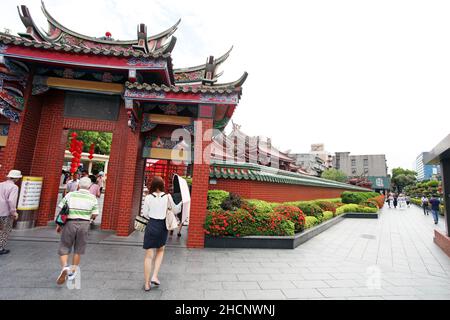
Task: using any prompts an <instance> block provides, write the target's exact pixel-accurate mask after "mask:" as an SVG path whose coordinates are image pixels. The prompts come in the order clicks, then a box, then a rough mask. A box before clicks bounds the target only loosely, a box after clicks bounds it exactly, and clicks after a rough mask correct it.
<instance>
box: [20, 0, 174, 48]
mask: <svg viewBox="0 0 450 320" xmlns="http://www.w3.org/2000/svg"><path fill="white" fill-rule="evenodd" d="M17 9H18V11H19V15H20V19H21V20H22V22H23V24H24V25H25V27H26V28H27V31H26V33H21V34H20V35H21V36H22V37H26V38H28V39H30V40H34V41H38V42H49V43H52V44H60V45H66V44H67V45H75V46H80V47H83V48H89V49H109V50H111V49H114V50H116V51H142V52H144V53H168V52H171V51H172V50H173V48H174V46H175V42H176V39H175V38H174V37H172V38H171V39H170V40H169V41H168V39H169V38H170V37H171V36H172V35H173V34H174V33H175V31H176V30H177V29H178V25H179V24H180V22H181V19H180V20H178V21H177V22H176V23H175V24H174V25H173V26H171V27H170V28H169V29H167V30H165V31H163V32H161V33H159V34H156V35H154V36H147V27H146V26H145V25H144V24H140V25H138V29H137V39H136V40H126V41H122V40H114V39H112V38H107V37H101V38H97V37H90V36H86V35H83V34H80V33H77V32H75V31H72V30H70V29H69V28H66V27H64V26H63V25H62V24H61V23H59V22H58V21H57V20H56V19H55V18H53V17H52V15H51V14H50V13H49V12H48V10H47V9H46V7H45V5H44V2H43V1H42V12H43V14H44V15H45V17H46V18H47V21H48V23H49V30H48V31H47V32H45V31H41V30H39V28H38V27H37V26H36V24H35V23H34V21H33V18H32V17H31V14H30V12H29V10H28V8H27V7H26V6H23V5H22V6H20V7H18V8H17Z"/></svg>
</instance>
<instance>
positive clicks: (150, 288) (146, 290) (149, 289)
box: [142, 284, 152, 292]
mask: <svg viewBox="0 0 450 320" xmlns="http://www.w3.org/2000/svg"><path fill="white" fill-rule="evenodd" d="M142 289H144V291H145V292H149V291H151V290H152V286H151V285H150V286H149V287H148V289H147V288H146V287H145V284H144V286H143V288H142Z"/></svg>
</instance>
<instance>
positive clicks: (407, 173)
mask: <svg viewBox="0 0 450 320" xmlns="http://www.w3.org/2000/svg"><path fill="white" fill-rule="evenodd" d="M416 175H417V173H416V172H415V171H413V170H408V169H403V168H394V169H392V179H391V184H392V187H393V189H394V190H395V191H397V192H402V191H403V189H404V188H406V187H408V186H412V185H415V183H416V182H417V177H416Z"/></svg>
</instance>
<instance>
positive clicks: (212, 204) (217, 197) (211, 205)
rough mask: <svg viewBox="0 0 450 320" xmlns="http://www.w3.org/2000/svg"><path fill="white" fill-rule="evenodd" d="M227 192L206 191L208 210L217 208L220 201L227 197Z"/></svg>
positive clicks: (219, 206)
mask: <svg viewBox="0 0 450 320" xmlns="http://www.w3.org/2000/svg"><path fill="white" fill-rule="evenodd" d="M229 195H230V194H229V193H228V192H227V191H223V190H209V191H208V210H219V209H220V208H221V205H222V202H223V201H224V200H225V199H226V198H228V197H229Z"/></svg>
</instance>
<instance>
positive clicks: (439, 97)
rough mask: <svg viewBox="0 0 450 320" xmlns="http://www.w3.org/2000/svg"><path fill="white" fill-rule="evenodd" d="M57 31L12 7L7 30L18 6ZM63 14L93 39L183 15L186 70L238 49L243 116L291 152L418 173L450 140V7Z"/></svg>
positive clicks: (84, 1) (154, 26)
mask: <svg viewBox="0 0 450 320" xmlns="http://www.w3.org/2000/svg"><path fill="white" fill-rule="evenodd" d="M19 4H26V5H27V6H28V7H29V9H30V11H31V14H32V16H33V18H34V20H35V22H36V23H37V24H38V25H40V26H42V27H43V28H45V29H46V28H47V26H46V22H45V18H44V17H43V15H42V13H41V11H40V0H20V1H19V0H8V1H5V0H2V1H1V8H2V9H1V10H2V11H1V19H0V28H5V27H6V28H9V29H11V30H12V31H13V32H18V31H19V32H22V31H24V27H23V25H22V24H21V21H20V19H19V16H18V14H17V9H16V5H19ZM45 4H46V7H47V9H48V10H49V12H50V13H51V14H52V15H53V17H54V18H55V19H56V20H58V21H59V22H60V23H62V24H63V25H65V26H66V27H68V28H70V29H72V30H74V31H77V32H79V33H83V34H87V35H91V36H103V35H104V34H105V32H106V31H110V32H111V33H112V35H113V37H114V38H116V39H122V40H128V39H135V38H136V26H137V24H138V23H145V24H147V26H148V30H149V33H150V34H156V33H159V32H161V31H163V30H165V29H167V28H168V27H170V26H171V25H172V24H174V23H175V22H176V21H177V20H178V19H179V18H181V19H182V22H181V25H180V27H179V29H178V31H177V32H176V34H175V35H176V36H177V39H178V42H177V45H176V47H175V50H174V51H173V62H174V66H175V67H176V68H179V67H187V66H191V65H197V64H202V63H204V62H205V61H206V57H207V56H208V55H214V56H216V57H217V56H219V55H221V54H222V53H224V52H225V51H227V50H228V49H229V47H231V46H232V45H234V50H233V52H232V55H231V57H230V58H229V59H228V61H227V62H226V63H225V64H224V65H222V68H221V69H223V70H224V71H225V73H224V75H223V77H222V78H221V80H220V81H222V82H227V81H233V80H235V79H237V78H239V77H240V76H241V74H242V73H243V72H244V71H248V72H249V78H248V80H247V82H246V84H245V85H244V90H243V96H242V100H241V102H240V104H239V107H238V109H237V111H236V113H235V115H234V117H233V119H234V121H235V122H236V123H239V124H241V125H242V130H243V131H244V132H246V133H248V134H250V135H265V136H268V137H271V138H272V141H273V143H274V144H275V145H277V146H279V147H280V149H282V150H287V149H290V150H292V152H308V151H309V149H310V145H311V144H312V143H319V142H320V143H324V144H325V148H326V149H327V150H328V151H331V152H336V151H350V152H351V153H352V154H380V153H384V154H386V156H387V161H388V166H389V167H390V169H392V168H393V167H398V166H402V167H406V168H411V167H412V165H413V163H414V161H415V158H416V156H417V155H418V154H419V153H420V152H422V151H429V150H430V149H432V148H433V147H434V146H435V145H436V144H437V143H438V142H440V141H441V140H442V139H443V138H444V137H445V136H446V135H447V134H449V133H450V125H449V123H450V122H449V116H450V108H449V106H450V19H449V16H450V1H432V0H426V1H413V0H407V1H396V0H389V1H383V0H377V1H363V0H357V1H338V0H331V1H319V0H315V1H287V0H277V1H253V0H226V1H223V0H221V1H216V0H205V1H203V0H201V1H200V0H191V1H185V0H184V1H183V0H164V1H158V0H145V1H144V0H140V1H137V0H133V1H130V0H95V1H94V0H77V1H64V0H47V1H45Z"/></svg>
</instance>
